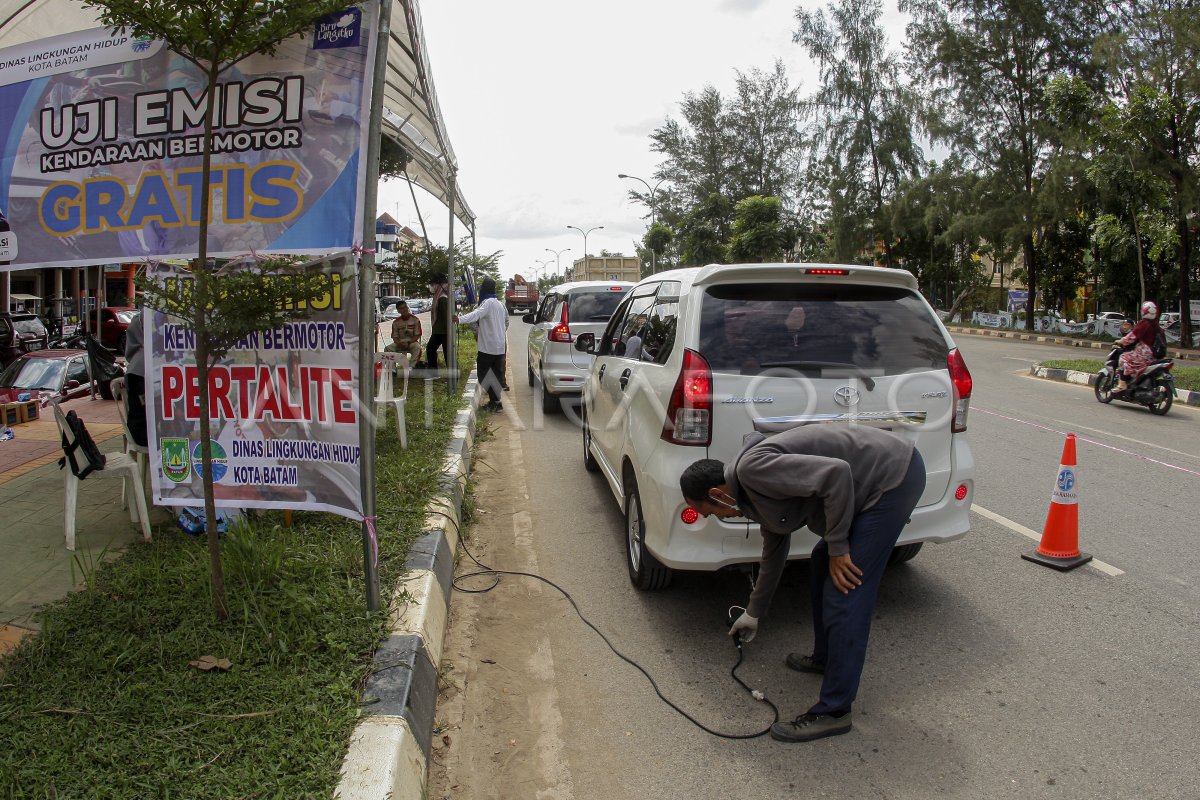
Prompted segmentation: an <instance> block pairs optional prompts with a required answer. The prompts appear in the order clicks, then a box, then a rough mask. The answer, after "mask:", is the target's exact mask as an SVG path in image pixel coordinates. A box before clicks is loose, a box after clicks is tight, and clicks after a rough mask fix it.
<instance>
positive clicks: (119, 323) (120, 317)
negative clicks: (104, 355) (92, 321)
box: [100, 307, 137, 355]
mask: <svg viewBox="0 0 1200 800" xmlns="http://www.w3.org/2000/svg"><path fill="white" fill-rule="evenodd" d="M136 313H137V309H136V308H128V307H109V308H102V309H100V344H102V345H104V346H105V347H107V348H109V349H110V350H116V351H117V353H118V355H125V331H126V330H128V329H129V321H130V320H131V319H133V315H134V314H136Z"/></svg>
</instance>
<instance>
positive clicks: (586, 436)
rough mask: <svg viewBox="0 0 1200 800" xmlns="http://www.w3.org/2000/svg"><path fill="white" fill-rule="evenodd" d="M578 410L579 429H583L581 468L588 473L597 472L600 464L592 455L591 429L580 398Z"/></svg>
mask: <svg viewBox="0 0 1200 800" xmlns="http://www.w3.org/2000/svg"><path fill="white" fill-rule="evenodd" d="M579 409H580V410H579V417H580V421H579V427H581V428H583V468H584V469H586V470H587V471H588V472H599V471H600V462H598V461H597V460H596V457H595V456H593V455H592V428H591V426H590V425H588V421H587V412H586V411H585V410H584V405H583V398H582V397H581V398H580V399H579Z"/></svg>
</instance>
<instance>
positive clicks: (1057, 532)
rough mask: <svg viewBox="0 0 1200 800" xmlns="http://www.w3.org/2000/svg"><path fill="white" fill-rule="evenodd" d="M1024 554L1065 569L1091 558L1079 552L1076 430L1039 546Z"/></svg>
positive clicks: (1064, 457) (1069, 438) (1064, 456)
mask: <svg viewBox="0 0 1200 800" xmlns="http://www.w3.org/2000/svg"><path fill="white" fill-rule="evenodd" d="M1021 558H1023V559H1025V560H1026V561H1032V562H1034V563H1036V564H1041V565H1043V566H1046V567H1053V568H1054V569H1057V570H1061V571H1063V572H1066V571H1067V570H1070V569H1075V567H1078V566H1079V565H1080V564H1086V563H1087V562H1089V561H1091V560H1092V557H1091V555H1089V554H1087V553H1081V552H1079V480H1078V476H1077V475H1076V472H1075V434H1073V433H1068V434H1067V441H1066V443H1065V444H1064V445H1063V454H1062V460H1061V462H1060V463H1059V467H1058V477H1057V478H1055V480H1054V490H1053V491H1052V492H1051V493H1050V513H1049V514H1047V515H1046V525H1045V527H1044V528H1042V541H1041V544H1039V545H1038V547H1037V550H1035V551H1034V552H1032V553H1025V554H1022V555H1021Z"/></svg>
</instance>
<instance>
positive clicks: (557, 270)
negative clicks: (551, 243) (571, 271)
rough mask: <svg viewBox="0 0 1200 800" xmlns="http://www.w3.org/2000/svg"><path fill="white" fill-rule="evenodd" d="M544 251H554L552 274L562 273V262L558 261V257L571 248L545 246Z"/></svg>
mask: <svg viewBox="0 0 1200 800" xmlns="http://www.w3.org/2000/svg"><path fill="white" fill-rule="evenodd" d="M546 252H547V253H554V274H555V275H556V276H561V275H562V264H560V263H559V261H558V257H559V256H561V255H562V254H563V253H569V252H571V248H569V247H564V248H563V249H562V250H551V249H550V248H549V247H547V248H546Z"/></svg>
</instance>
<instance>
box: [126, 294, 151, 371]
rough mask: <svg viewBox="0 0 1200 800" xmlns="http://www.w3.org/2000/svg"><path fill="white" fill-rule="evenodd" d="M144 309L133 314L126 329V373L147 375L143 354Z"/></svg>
mask: <svg viewBox="0 0 1200 800" xmlns="http://www.w3.org/2000/svg"><path fill="white" fill-rule="evenodd" d="M142 313H143V312H142V311H140V310H139V311H138V312H137V313H136V314H134V315H133V319H131V320H129V327H128V328H127V329H126V330H125V373H126V374H128V375H140V376H142V377H143V378H145V377H146V357H145V356H144V355H143V354H142Z"/></svg>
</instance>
